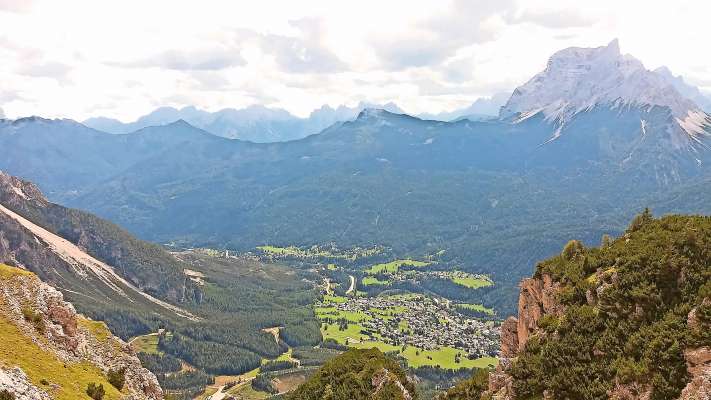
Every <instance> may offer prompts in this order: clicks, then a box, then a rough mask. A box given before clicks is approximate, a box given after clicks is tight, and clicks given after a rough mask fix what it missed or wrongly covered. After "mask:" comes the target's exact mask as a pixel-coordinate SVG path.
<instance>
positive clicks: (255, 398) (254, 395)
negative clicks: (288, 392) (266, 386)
mask: <svg viewBox="0 0 711 400" xmlns="http://www.w3.org/2000/svg"><path fill="white" fill-rule="evenodd" d="M227 393H229V394H234V395H237V396H238V397H237V398H238V399H243V400H262V399H266V398H269V397H270V395H269V393H265V392H258V391H256V390H254V389H253V388H252V385H250V384H249V383H246V384H244V385H242V386H240V387H239V388H237V389H235V390H234V391H232V390H230V391H228V392H227Z"/></svg>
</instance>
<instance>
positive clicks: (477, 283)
mask: <svg viewBox="0 0 711 400" xmlns="http://www.w3.org/2000/svg"><path fill="white" fill-rule="evenodd" d="M450 279H451V280H452V282H454V283H456V284H457V285H462V286H464V287H468V288H470V289H479V288H482V287H487V286H492V285H493V284H494V282H492V281H491V280H490V279H488V278H481V277H477V276H474V275H470V274H467V273H463V272H459V271H455V272H453V274H452V277H451V278H450Z"/></svg>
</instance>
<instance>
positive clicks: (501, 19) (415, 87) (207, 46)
mask: <svg viewBox="0 0 711 400" xmlns="http://www.w3.org/2000/svg"><path fill="white" fill-rule="evenodd" d="M710 14H711V2H709V1H706V0H694V1H690V0H675V1H668V0H665V1H656V0H646V1H641V0H639V1H638V0H625V1H620V0H596V1H594V2H580V1H570V0H496V1H482V0H427V1H425V0H406V1H400V0H358V1H343V0H340V1H333V0H299V1H289V0H283V1H272V0H259V1H249V2H248V1H211V0H202V1H175V0H173V1H161V0H151V1H145V0H144V1H132V0H122V1H97V0H93V1H74V0H62V1H56V0H54V1H52V0H50V1H34V0H0V60H2V61H1V62H0V109H1V110H0V113H2V112H4V114H5V116H6V117H7V118H18V117H22V116H29V115H40V116H43V117H47V118H72V119H75V120H80V121H81V120H84V119H86V118H88V117H94V116H107V117H112V118H118V119H121V120H123V121H132V120H135V119H136V118H137V117H139V116H141V115H144V114H147V113H148V112H150V111H152V110H153V109H155V108H157V107H159V106H173V107H183V106H188V105H193V106H196V107H198V108H201V109H205V110H209V111H217V110H219V109H222V108H227V107H231V108H241V107H245V106H248V105H252V104H260V105H265V106H268V107H279V108H283V109H286V110H288V111H290V112H292V113H293V114H295V115H299V116H306V115H308V114H309V112H311V111H312V110H314V109H316V108H319V107H320V106H322V105H324V104H328V105H331V106H334V107H335V106H338V105H341V104H345V105H351V106H352V105H354V104H356V103H358V102H359V101H368V102H372V103H386V102H390V101H392V102H395V103H396V104H398V105H399V106H400V107H402V108H403V109H404V110H405V111H407V112H410V113H413V114H416V113H423V112H430V113H436V112H441V111H451V110H453V109H457V108H462V107H465V106H467V105H469V104H471V103H472V102H473V101H474V100H476V99H477V98H479V97H487V96H492V95H494V94H496V93H500V92H510V91H511V90H513V89H514V88H515V87H516V86H518V85H521V84H523V83H525V82H526V81H527V80H528V79H529V78H531V77H532V76H533V75H534V74H535V73H537V72H539V71H541V70H543V69H544V68H545V65H546V61H547V59H548V57H550V55H551V54H552V53H554V52H555V51H557V50H560V49H563V48H566V47H570V46H580V47H597V46H602V45H606V44H607V43H608V42H610V41H611V40H612V39H614V38H618V39H619V41H620V47H621V50H622V52H623V53H629V54H632V55H634V56H635V57H637V58H639V59H640V60H641V61H642V62H643V63H644V64H645V66H646V67H647V68H649V69H654V68H656V67H659V66H661V65H666V66H668V67H669V68H670V69H671V70H672V71H673V72H674V73H675V74H680V75H682V76H683V77H684V78H685V79H686V81H687V82H690V83H692V84H694V85H697V86H699V87H700V88H701V89H702V91H709V92H711V52H709V51H707V50H706V49H705V46H704V43H705V42H706V38H709V37H711V24H709V23H708V21H707V20H708V15H710Z"/></svg>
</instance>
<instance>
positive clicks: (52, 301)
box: [0, 264, 163, 400]
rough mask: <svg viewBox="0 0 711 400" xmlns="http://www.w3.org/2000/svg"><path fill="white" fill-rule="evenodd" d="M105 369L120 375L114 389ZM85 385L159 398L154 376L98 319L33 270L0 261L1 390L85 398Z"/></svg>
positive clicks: (110, 394)
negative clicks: (88, 316) (86, 314)
mask: <svg viewBox="0 0 711 400" xmlns="http://www.w3.org/2000/svg"><path fill="white" fill-rule="evenodd" d="M119 371H122V372H119ZM110 373H119V374H120V375H123V376H124V379H125V381H124V382H123V383H122V384H120V385H119V384H118V383H116V385H117V386H119V388H117V387H114V385H112V384H111V383H109V378H108V375H109V374H110ZM89 384H97V385H102V387H103V389H104V391H105V392H106V395H105V397H104V398H105V399H116V400H118V399H119V398H125V397H130V398H132V399H136V400H139V399H145V400H149V399H150V400H157V399H162V398H163V393H162V390H161V388H160V386H159V385H158V381H157V380H156V377H155V376H154V375H153V374H152V373H150V372H149V371H148V370H146V369H144V368H142V367H141V363H140V361H139V360H138V358H136V356H135V355H133V354H132V352H130V350H129V348H128V346H127V345H126V343H124V342H123V341H121V340H120V339H118V338H116V337H114V336H112V335H111V332H109V331H108V329H107V328H106V326H105V325H104V324H103V323H101V322H96V321H91V320H88V319H86V318H84V317H82V316H79V315H77V314H76V312H75V311H74V307H73V306H72V305H71V304H69V303H66V302H64V301H63V298H62V294H61V293H60V292H58V291H57V290H56V289H54V288H52V287H51V286H49V285H47V284H45V283H43V282H41V281H40V280H39V279H38V278H37V277H36V276H35V275H34V274H32V273H29V272H27V271H25V270H22V269H18V268H14V267H9V266H6V265H3V264H0V393H2V391H3V390H5V391H7V392H9V393H11V394H13V395H15V398H16V399H27V400H30V399H43V400H44V399H66V400H74V399H89V396H88V395H87V392H86V391H87V387H88V385H89Z"/></svg>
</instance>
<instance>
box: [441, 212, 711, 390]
mask: <svg viewBox="0 0 711 400" xmlns="http://www.w3.org/2000/svg"><path fill="white" fill-rule="evenodd" d="M502 353H503V356H504V357H505V358H504V359H503V360H502V362H501V364H500V366H499V368H498V369H497V370H496V371H495V372H492V373H491V375H490V377H489V384H488V385H486V384H483V382H482V380H481V379H480V378H476V377H475V378H473V379H472V380H470V381H467V382H464V383H463V384H462V385H460V386H459V387H457V388H455V389H452V390H451V391H450V394H449V395H447V396H446V397H445V399H450V400H454V399H462V398H479V395H481V398H482V399H490V398H491V396H494V395H495V396H498V397H496V398H503V399H535V398H543V397H545V396H548V397H550V398H555V399H608V398H610V399H631V398H634V399H638V398H639V399H654V400H662V399H676V398H683V399H704V398H708V396H709V393H710V389H711V379H710V376H711V363H710V362H709V361H710V360H711V218H709V217H700V216H678V215H671V216H666V217H662V218H659V219H655V218H653V217H652V216H651V214H650V213H649V212H648V211H646V212H644V213H642V214H640V215H638V216H637V217H636V218H635V219H634V220H633V221H632V223H631V224H630V225H629V227H628V229H627V230H626V231H625V233H624V234H623V235H622V236H620V237H619V238H617V239H615V240H613V239H611V238H610V237H603V240H602V245H601V246H600V247H595V248H586V247H584V246H583V245H582V244H581V243H580V242H578V241H571V242H569V243H568V245H566V246H565V248H564V249H563V251H562V252H561V254H560V255H558V256H555V257H553V258H551V259H548V260H546V261H543V262H541V263H540V264H538V266H537V268H536V273H535V276H534V278H532V279H527V280H525V281H524V282H523V283H522V284H521V295H520V300H519V315H518V319H516V318H513V317H512V318H510V319H509V320H507V321H506V322H505V323H504V325H503V326H502ZM462 393H468V396H469V397H462Z"/></svg>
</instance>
